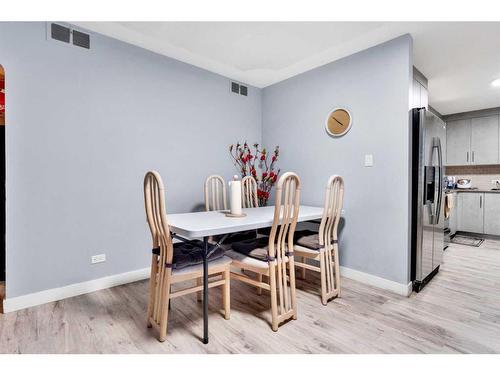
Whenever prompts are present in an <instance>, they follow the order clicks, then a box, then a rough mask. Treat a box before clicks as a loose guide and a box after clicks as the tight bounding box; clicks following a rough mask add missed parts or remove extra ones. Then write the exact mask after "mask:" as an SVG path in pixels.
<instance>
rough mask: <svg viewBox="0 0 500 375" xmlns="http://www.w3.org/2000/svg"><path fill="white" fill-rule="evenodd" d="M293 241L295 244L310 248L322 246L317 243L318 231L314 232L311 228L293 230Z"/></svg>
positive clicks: (314, 248) (316, 248)
mask: <svg viewBox="0 0 500 375" xmlns="http://www.w3.org/2000/svg"><path fill="white" fill-rule="evenodd" d="M294 242H295V243H296V244H297V245H300V246H303V247H307V248H308V249H311V250H319V249H321V248H322V247H323V246H321V245H320V244H319V236H318V232H314V231H312V230H301V231H298V232H295V234H294Z"/></svg>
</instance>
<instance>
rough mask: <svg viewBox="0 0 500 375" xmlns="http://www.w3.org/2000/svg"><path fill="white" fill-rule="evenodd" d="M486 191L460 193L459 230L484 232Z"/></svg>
mask: <svg viewBox="0 0 500 375" xmlns="http://www.w3.org/2000/svg"><path fill="white" fill-rule="evenodd" d="M484 195H485V194H484V193H459V194H458V207H457V208H458V230H461V231H464V232H474V233H483V231H484V210H483V208H484Z"/></svg>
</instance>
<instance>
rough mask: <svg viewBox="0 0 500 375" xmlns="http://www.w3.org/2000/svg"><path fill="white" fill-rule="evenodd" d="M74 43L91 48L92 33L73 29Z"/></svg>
mask: <svg viewBox="0 0 500 375" xmlns="http://www.w3.org/2000/svg"><path fill="white" fill-rule="evenodd" d="M73 44H74V45H75V46H78V47H83V48H87V49H90V35H89V34H85V33H82V32H80V31H76V30H73Z"/></svg>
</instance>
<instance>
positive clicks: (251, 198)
mask: <svg viewBox="0 0 500 375" xmlns="http://www.w3.org/2000/svg"><path fill="white" fill-rule="evenodd" d="M241 203H242V207H243V208H253V207H259V200H258V198H257V181H255V178H253V177H252V176H245V177H243V178H242V179H241Z"/></svg>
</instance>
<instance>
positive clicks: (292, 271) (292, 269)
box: [288, 256, 305, 320]
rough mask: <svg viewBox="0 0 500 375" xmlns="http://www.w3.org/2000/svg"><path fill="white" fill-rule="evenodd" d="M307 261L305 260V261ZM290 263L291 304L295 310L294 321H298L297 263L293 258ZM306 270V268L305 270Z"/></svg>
mask: <svg viewBox="0 0 500 375" xmlns="http://www.w3.org/2000/svg"><path fill="white" fill-rule="evenodd" d="M304 260H305V259H304ZM288 263H289V264H290V269H289V271H288V272H289V274H288V275H289V279H290V300H291V301H290V302H291V305H292V310H293V319H294V320H296V319H297V295H296V290H295V262H294V259H293V256H292V257H290V259H289V261H288ZM303 269H304V270H305V268H303Z"/></svg>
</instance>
